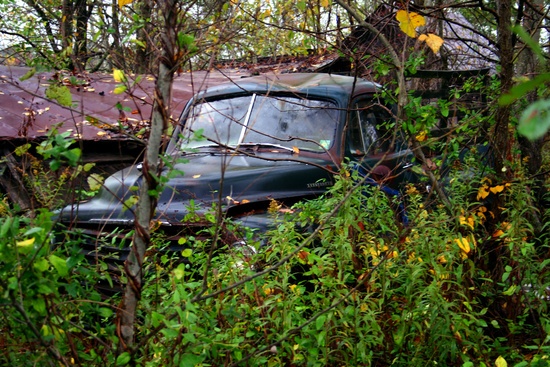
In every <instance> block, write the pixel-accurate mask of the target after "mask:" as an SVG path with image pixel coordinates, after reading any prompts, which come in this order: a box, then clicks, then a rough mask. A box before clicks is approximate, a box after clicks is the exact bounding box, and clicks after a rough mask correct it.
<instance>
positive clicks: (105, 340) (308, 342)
mask: <svg viewBox="0 0 550 367" xmlns="http://www.w3.org/2000/svg"><path fill="white" fill-rule="evenodd" d="M472 154H473V153H472ZM479 161H480V160H479V159H477V157H475V156H472V157H470V158H466V159H465V160H464V163H463V164H464V165H470V166H475V165H476V164H478V163H477V162H479ZM464 168H465V167H464V166H462V167H460V169H457V170H455V171H453V172H451V173H450V177H449V180H448V182H449V184H448V186H447V187H446V191H447V192H448V193H452V195H449V200H450V203H451V205H450V207H448V206H445V205H441V204H438V203H439V201H437V200H435V198H433V197H431V196H426V195H425V194H421V193H420V192H419V191H418V190H417V189H416V187H415V186H413V185H410V186H409V187H408V188H407V192H406V195H405V196H404V200H405V202H406V210H407V216H408V225H403V222H402V221H400V220H399V219H398V217H397V216H396V208H397V207H398V204H399V203H398V202H396V200H398V199H397V198H390V197H388V196H386V194H384V193H383V192H382V191H381V190H380V189H379V188H378V187H376V186H367V187H365V186H363V185H361V184H360V178H359V177H356V173H355V172H346V171H344V172H343V173H344V174H342V175H340V176H338V179H337V182H336V185H335V186H334V187H333V188H332V189H331V190H330V192H329V193H328V194H327V195H326V196H325V197H322V198H319V199H317V200H313V201H309V202H306V203H301V204H299V205H296V206H295V207H294V208H292V210H288V208H287V210H283V211H281V210H279V208H278V206H277V205H275V204H276V203H274V205H273V206H272V209H273V210H272V213H271V214H272V215H273V217H274V220H275V221H276V225H275V227H274V229H273V230H272V231H271V232H270V233H269V234H268V236H269V241H268V242H269V246H266V247H262V248H259V252H258V254H256V255H250V254H245V255H246V256H244V255H243V254H242V253H240V252H238V251H236V252H235V253H233V252H234V251H232V250H231V249H227V250H224V251H219V252H217V255H215V256H214V257H213V258H211V259H209V258H208V253H209V251H208V249H209V247H210V245H211V244H210V243H209V242H208V241H207V240H203V241H199V240H198V239H193V238H189V239H188V241H190V242H192V243H193V251H186V252H185V253H184V254H178V255H177V256H178V257H180V255H184V256H185V257H188V258H189V260H191V263H192V264H193V266H190V265H188V264H187V265H186V264H179V265H176V264H175V263H174V261H175V260H176V259H175V258H173V257H170V256H168V255H167V254H157V255H154V256H155V260H156V261H154V262H153V261H148V262H147V263H148V267H147V268H148V274H149V275H148V279H147V282H146V287H145V289H144V292H143V295H142V299H141V302H140V307H141V309H140V319H139V324H138V325H137V336H136V342H137V348H136V350H135V352H134V353H133V355H131V354H130V353H128V352H119V350H120V348H119V347H120V345H119V341H118V338H117V336H116V335H117V334H116V327H117V326H116V323H115V319H116V314H117V305H118V302H119V301H118V297H117V296H114V297H113V298H106V297H105V295H102V294H100V293H99V292H98V291H97V290H96V289H95V288H94V285H95V284H96V283H97V282H99V281H102V280H103V281H105V279H106V278H108V275H107V272H106V268H107V266H106V265H105V264H102V263H100V264H98V265H94V266H92V265H90V264H88V263H86V262H85V260H84V259H83V256H82V255H81V254H80V252H79V250H78V241H77V240H74V239H73V240H69V239H68V240H66V241H65V242H63V243H56V245H55V246H53V247H52V246H51V238H52V236H53V235H54V234H55V233H54V232H55V230H54V223H53V220H52V213H51V212H50V211H48V210H43V211H38V212H37V213H36V215H35V216H34V217H33V218H28V217H24V216H21V215H17V214H15V212H14V211H13V210H12V209H11V208H8V207H7V206H4V207H3V213H4V215H3V218H2V219H1V220H0V221H1V225H0V255H1V259H2V260H1V262H0V294H1V299H0V306H1V307H2V317H1V322H0V328H1V330H2V333H1V337H0V344H1V345H2V353H1V354H0V360H1V361H2V362H1V364H2V365H18V366H27V365H28V366H31V365H59V363H61V364H65V365H86V366H92V365H95V366H105V365H125V364H127V363H130V364H136V365H143V366H195V365H203V366H222V365H250V366H265V365H271V366H280V365H293V366H329V365H346V366H388V365H394V366H426V365H443V366H494V365H498V366H502V365H503V364H502V363H503V361H506V362H507V363H508V365H509V366H546V365H548V364H549V362H548V356H549V355H550V345H549V333H550V319H549V318H548V316H547V315H548V312H547V307H548V304H549V302H550V299H549V297H550V295H549V294H548V289H549V288H548V287H550V277H549V274H548V270H547V264H548V262H549V261H550V260H548V251H549V246H548V245H549V243H548V236H546V235H545V233H547V232H548V223H549V220H548V214H549V213H541V212H536V209H535V206H534V205H531V204H530V203H532V201H533V198H532V197H531V195H532V194H531V192H530V190H529V189H528V188H529V181H528V180H527V179H526V178H525V177H523V175H522V174H521V172H520V171H518V172H516V174H515V175H516V179H515V180H514V181H511V182H506V183H502V182H500V183H498V184H497V183H496V181H495V183H493V181H491V178H490V177H491V174H490V172H486V171H484V172H483V174H479V175H478V176H476V175H469V176H468V177H467V178H465V177H464V172H465V169H464ZM473 168H475V167H473ZM469 172H470V171H469ZM471 172H481V171H479V170H471ZM432 195H433V194H432ZM495 203H498V205H495ZM212 218H214V217H212ZM212 221H213V222H214V221H215V220H214V219H212ZM155 241H156V245H157V246H162V245H163V244H164V242H165V239H163V237H162V236H161V235H157V236H155ZM258 246H259V245H258ZM152 256H153V255H152ZM151 260H152V259H151ZM205 269H206V270H205ZM205 274H206V278H205V277H204V275H205ZM237 282H241V284H240V285H239V286H236V287H233V285H234V284H235V283H237ZM499 363H500V364H499Z"/></svg>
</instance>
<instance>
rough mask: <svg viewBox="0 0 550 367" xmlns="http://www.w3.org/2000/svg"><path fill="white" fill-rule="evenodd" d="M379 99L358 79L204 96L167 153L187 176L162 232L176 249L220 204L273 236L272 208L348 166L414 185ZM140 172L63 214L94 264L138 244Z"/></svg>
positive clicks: (170, 184)
mask: <svg viewBox="0 0 550 367" xmlns="http://www.w3.org/2000/svg"><path fill="white" fill-rule="evenodd" d="M377 91H379V86H378V85H376V84H375V83H372V82H369V81H366V80H363V79H357V78H353V77H349V76H341V75H330V74H283V75H275V76H257V77H249V78H242V79H239V80H235V81H233V82H232V83H227V84H223V85H219V86H216V87H213V88H210V89H208V90H206V91H204V92H202V93H199V94H198V95H196V96H195V97H194V98H193V99H192V100H190V101H189V102H188V104H187V106H186V108H185V110H184V112H183V114H182V117H181V122H180V124H179V126H178V127H177V128H176V129H175V131H174V134H173V137H172V139H171V141H170V143H169V145H168V147H167V154H168V156H169V159H171V161H172V162H173V167H171V168H170V169H171V170H173V171H172V172H174V171H175V172H182V174H179V175H170V177H171V178H170V179H169V180H168V181H167V183H166V187H165V189H164V191H163V192H162V194H161V195H160V197H159V200H158V206H157V209H156V213H155V216H156V218H155V219H156V222H157V223H159V225H160V226H161V229H162V230H163V232H164V233H166V234H167V235H168V236H169V238H170V239H171V240H172V241H173V242H174V244H177V240H178V238H181V237H182V236H186V235H188V234H189V233H190V231H192V230H193V227H197V226H199V225H200V223H198V222H196V221H195V222H193V223H190V222H189V221H185V220H184V218H185V217H186V215H187V214H188V213H189V207H190V206H192V208H193V209H192V210H193V212H194V213H199V214H200V213H201V212H206V211H207V210H210V209H211V208H212V205H213V203H217V204H218V205H219V207H221V208H222V210H223V212H224V213H225V214H226V215H227V217H230V218H233V219H235V220H236V221H237V222H239V223H242V224H244V225H245V226H248V227H252V228H258V229H260V230H265V229H266V228H267V227H268V226H269V221H270V216H269V215H268V214H267V213H266V212H267V208H268V207H269V205H270V203H271V202H272V201H273V200H275V201H276V202H277V203H278V204H279V205H284V206H290V205H292V204H294V203H296V202H298V201H300V200H304V199H310V198H315V197H318V196H319V195H321V194H323V193H325V191H326V189H327V188H328V187H329V186H331V185H332V184H333V179H334V174H337V173H338V171H339V167H340V165H341V163H342V162H344V161H346V160H349V161H351V162H354V164H355V165H356V167H357V168H358V169H359V170H360V171H361V172H363V173H370V174H372V175H373V178H376V179H383V180H385V181H384V182H383V184H382V185H381V187H385V188H388V189H389V190H393V192H395V190H394V189H395V188H396V187H397V185H398V184H399V182H400V181H403V180H408V179H409V178H410V177H409V174H408V173H407V172H405V173H403V172H404V171H406V170H407V167H408V166H409V162H408V159H410V157H411V152H410V150H408V149H407V148H406V146H404V145H403V144H402V143H400V142H399V139H397V140H396V139H394V136H393V135H394V129H393V128H390V127H389V126H391V124H388V123H389V122H391V119H392V118H391V112H390V110H388V109H387V108H386V107H384V106H383V105H382V104H381V103H380V102H379V101H378V99H377V97H376V93H377ZM141 169H142V167H141V166H140V165H139V164H138V165H134V166H132V167H128V168H126V169H124V170H122V171H120V172H118V173H116V174H114V175H113V176H111V177H109V178H108V179H107V180H106V181H105V183H104V186H103V188H102V189H101V191H100V192H99V193H98V194H97V195H96V196H95V197H94V198H92V199H91V200H89V201H85V202H80V203H77V204H74V205H70V206H67V207H65V208H64V209H63V210H62V211H61V212H60V215H59V221H60V222H62V223H65V224H66V225H67V226H68V227H70V228H78V229H79V230H80V231H82V232H83V233H84V234H85V235H86V236H87V238H88V240H87V241H85V242H86V243H85V244H84V246H85V247H86V248H85V249H84V251H86V252H87V253H88V255H89V256H96V255H97V254H98V253H100V254H101V256H103V255H104V254H111V255H115V256H116V257H117V258H118V259H119V261H122V260H124V258H125V257H126V254H127V251H128V248H127V245H128V243H129V239H128V238H126V242H125V243H126V245H121V243H124V242H123V241H122V240H123V239H124V236H125V234H126V233H128V231H129V230H131V229H132V227H133V222H134V214H133V211H132V210H131V209H128V208H127V206H129V204H128V202H129V201H131V200H129V198H131V197H132V196H135V195H136V187H139V185H140V182H141V180H142V175H141ZM170 169H169V168H168V167H167V168H166V171H167V173H166V174H168V171H169V170H170ZM369 179H370V177H369ZM372 183H374V181H372ZM391 187H393V188H394V189H391ZM238 237H239V235H238V234H236V233H232V234H231V235H227V237H226V238H225V240H226V241H228V242H233V243H237V242H239V243H242V240H243V239H242V238H238Z"/></svg>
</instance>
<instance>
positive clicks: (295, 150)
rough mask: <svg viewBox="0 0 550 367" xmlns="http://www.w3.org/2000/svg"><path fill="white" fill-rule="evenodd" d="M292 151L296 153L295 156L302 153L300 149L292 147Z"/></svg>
mask: <svg viewBox="0 0 550 367" xmlns="http://www.w3.org/2000/svg"><path fill="white" fill-rule="evenodd" d="M292 151H293V152H294V153H295V154H299V153H300V149H299V148H298V147H292Z"/></svg>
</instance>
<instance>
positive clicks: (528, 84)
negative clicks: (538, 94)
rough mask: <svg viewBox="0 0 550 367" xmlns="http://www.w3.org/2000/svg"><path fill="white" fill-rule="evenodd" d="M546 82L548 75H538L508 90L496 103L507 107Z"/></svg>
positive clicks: (549, 78)
mask: <svg viewBox="0 0 550 367" xmlns="http://www.w3.org/2000/svg"><path fill="white" fill-rule="evenodd" d="M547 81H550V73H545V74H540V75H538V76H536V77H535V78H533V79H530V80H528V81H525V82H522V83H519V84H518V85H516V86H514V87H513V88H512V89H510V91H509V92H508V93H507V94H504V95H502V96H501V97H500V98H499V100H498V103H499V104H501V105H504V106H506V105H509V104H511V103H513V102H515V101H517V100H518V99H520V98H522V97H523V96H525V95H526V94H527V93H529V92H530V91H532V90H534V89H535V88H537V87H538V86H539V85H542V84H543V83H546V82H547Z"/></svg>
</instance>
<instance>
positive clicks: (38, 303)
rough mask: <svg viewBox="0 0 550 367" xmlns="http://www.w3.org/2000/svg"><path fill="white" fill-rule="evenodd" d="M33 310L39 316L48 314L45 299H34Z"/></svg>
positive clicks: (32, 302)
mask: <svg viewBox="0 0 550 367" xmlns="http://www.w3.org/2000/svg"><path fill="white" fill-rule="evenodd" d="M31 305H32V308H34V310H35V311H36V312H38V313H39V314H41V315H43V314H45V313H46V302H45V301H44V298H42V297H38V298H33V299H32V301H31Z"/></svg>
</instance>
